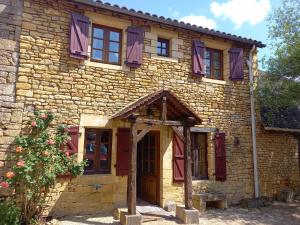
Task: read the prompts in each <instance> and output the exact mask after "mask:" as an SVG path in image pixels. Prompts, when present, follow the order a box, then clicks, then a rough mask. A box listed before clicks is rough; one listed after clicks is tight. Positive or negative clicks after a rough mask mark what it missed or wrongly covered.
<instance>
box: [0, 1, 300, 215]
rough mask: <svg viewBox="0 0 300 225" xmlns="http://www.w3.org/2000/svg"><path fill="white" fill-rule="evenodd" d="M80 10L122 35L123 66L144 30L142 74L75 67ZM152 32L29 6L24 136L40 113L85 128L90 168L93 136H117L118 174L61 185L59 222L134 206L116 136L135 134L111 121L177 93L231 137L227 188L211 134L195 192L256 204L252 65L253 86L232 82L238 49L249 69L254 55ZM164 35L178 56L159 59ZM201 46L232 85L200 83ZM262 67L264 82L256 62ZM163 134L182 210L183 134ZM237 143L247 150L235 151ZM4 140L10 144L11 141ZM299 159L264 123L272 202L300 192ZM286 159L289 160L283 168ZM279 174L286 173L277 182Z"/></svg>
mask: <svg viewBox="0 0 300 225" xmlns="http://www.w3.org/2000/svg"><path fill="white" fill-rule="evenodd" d="M72 11H76V12H81V13H84V14H85V15H87V16H88V17H89V18H90V20H91V21H92V22H94V23H97V24H101V25H107V26H113V27H115V28H119V29H122V30H123V47H122V49H123V50H122V52H123V54H122V57H123V59H124V57H125V43H126V32H125V30H126V28H127V26H129V25H131V24H134V25H140V26H143V27H144V28H145V39H144V43H145V46H144V54H143V64H142V66H141V67H139V68H137V69H130V68H129V67H127V66H126V65H125V64H124V63H122V65H121V66H118V65H108V64H102V63H95V62H91V61H90V60H84V61H80V60H76V59H72V58H70V57H69V49H68V39H69V37H68V34H69V21H70V12H72ZM146 24H147V25H145V23H144V21H142V20H140V19H138V18H129V17H127V16H124V15H119V14H118V15H117V14H113V13H111V12H109V11H105V10H99V9H96V8H91V7H88V6H83V5H77V6H75V5H74V4H72V3H70V2H69V1H62V0H53V1H46V0H40V1H34V0H24V9H23V21H22V24H21V36H20V50H19V51H20V63H19V69H18V80H17V83H16V102H17V104H24V112H23V115H22V116H23V119H22V125H23V127H24V128H25V127H26V124H27V122H28V118H29V116H31V115H32V110H33V109H34V108H36V109H39V110H51V111H52V112H54V113H55V114H56V116H57V117H56V120H55V125H56V124H58V123H64V124H68V125H78V126H80V132H81V137H80V139H79V154H78V159H79V160H82V159H83V151H84V133H85V127H99V128H101V127H105V128H111V129H112V131H113V143H112V159H111V160H112V161H111V173H110V174H106V175H83V176H81V177H78V178H76V179H73V180H71V181H68V180H61V182H58V184H57V186H56V188H55V189H54V190H53V193H52V194H51V196H50V198H49V204H48V206H49V208H48V211H49V212H50V213H51V214H53V215H64V214H75V213H95V212H98V211H102V210H108V211H112V210H113V209H115V208H117V207H123V206H125V204H126V180H127V179H126V177H118V176H116V171H115V167H114V165H115V163H116V141H117V140H116V138H115V137H116V132H117V128H118V127H128V126H129V124H127V123H125V122H121V121H110V120H109V117H110V116H112V115H113V114H114V113H116V112H118V111H119V110H120V109H122V108H123V107H124V106H126V105H128V104H129V103H132V102H134V101H136V100H137V99H139V98H140V97H142V96H145V95H147V94H150V93H152V92H154V91H157V90H160V89H169V90H171V91H172V92H174V93H175V94H176V95H177V96H178V97H179V98H180V99H181V100H182V101H183V102H185V103H186V104H187V105H188V106H189V107H190V108H192V109H193V110H194V111H195V112H196V113H197V114H198V115H199V117H200V118H201V119H202V120H203V123H202V125H201V127H203V128H218V129H219V130H220V131H224V132H225V133H226V155H227V156H226V157H227V180H226V181H225V182H219V181H216V180H215V175H214V173H215V165H214V164H215V152H214V144H213V135H214V134H213V133H208V135H207V136H208V140H207V142H208V174H209V179H208V180H198V181H193V187H194V190H195V191H218V190H221V191H223V192H225V193H226V194H227V197H228V201H229V203H236V202H238V201H239V200H240V199H241V198H251V197H253V192H254V191H253V189H254V188H253V166H252V163H253V162H252V139H251V117H250V95H249V78H248V77H249V74H248V69H247V66H246V64H245V65H244V75H245V79H244V80H243V81H237V82H233V81H231V80H230V79H229V55H228V50H229V48H231V47H243V48H244V57H245V60H246V59H247V58H248V54H249V51H250V48H251V46H243V45H241V44H238V43H235V42H231V41H229V40H227V41H224V40H223V39H220V38H217V37H210V36H206V35H203V34H200V33H196V32H192V31H189V32H187V31H185V30H180V29H176V30H174V29H173V28H172V27H167V26H163V25H159V24H155V23H154V22H150V21H148V22H147V23H146ZM157 35H159V36H163V37H167V38H170V39H172V43H173V47H174V49H173V51H172V54H171V56H172V57H171V58H163V57H157V56H156V55H155V52H154V51H153V46H154V44H153V42H154V41H155V37H157ZM193 39H200V40H201V41H203V42H204V43H205V45H206V46H208V47H210V48H217V49H220V50H223V62H224V66H223V77H224V80H222V81H219V80H213V79H207V78H203V79H201V78H199V77H195V76H193V75H192V65H191V63H192V60H191V47H192V46H191V43H192V40H193ZM89 41H90V40H89ZM122 62H124V60H122ZM254 62H255V63H254V68H253V69H254V71H255V75H256V76H257V57H256V54H255V56H254ZM1 110H2V109H1ZM18 124H20V123H18ZM155 129H156V130H159V131H160V151H161V155H160V168H161V170H160V205H161V206H165V205H167V204H168V202H172V201H176V202H178V203H179V202H182V199H183V184H182V183H174V182H173V178H172V137H173V132H172V130H171V129H169V128H166V127H159V126H158V127H156V128H155ZM1 138H2V137H1ZM237 138H238V139H239V140H240V144H238V145H235V144H234V141H235V139H237ZM1 140H3V141H2V142H5V144H6V143H7V141H6V140H5V139H1ZM266 143H268V144H266ZM0 144H1V143H0ZM287 146H289V147H287ZM296 150H297V147H296V140H295V139H294V138H293V136H292V135H288V134H284V133H282V134H274V133H269V132H266V131H264V130H263V128H262V127H261V125H260V124H258V157H259V169H260V177H261V184H260V185H261V189H262V193H263V194H264V195H268V196H273V195H274V194H276V192H278V191H279V190H280V189H281V188H282V187H284V185H286V184H285V180H286V177H289V185H290V186H291V187H293V188H295V187H296V186H297V185H299V165H298V162H297V158H296V157H297V155H295V151H296ZM282 157H283V158H284V159H285V160H281V159H282ZM268 161H270V162H268ZM286 162H289V164H287V163H286ZM275 165H279V166H275ZM269 174H276V179H274V177H273V176H269Z"/></svg>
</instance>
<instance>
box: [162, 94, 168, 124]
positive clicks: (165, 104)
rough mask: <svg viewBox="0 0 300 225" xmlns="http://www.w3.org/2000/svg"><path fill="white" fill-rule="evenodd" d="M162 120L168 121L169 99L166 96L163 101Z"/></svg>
mask: <svg viewBox="0 0 300 225" xmlns="http://www.w3.org/2000/svg"><path fill="white" fill-rule="evenodd" d="M161 120H163V121H165V120H167V97H166V96H164V97H163V99H162V109H161Z"/></svg>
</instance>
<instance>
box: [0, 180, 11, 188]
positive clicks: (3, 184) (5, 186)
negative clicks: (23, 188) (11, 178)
mask: <svg viewBox="0 0 300 225" xmlns="http://www.w3.org/2000/svg"><path fill="white" fill-rule="evenodd" d="M0 187H2V188H5V189H6V188H9V183H8V182H6V181H2V182H1V183H0Z"/></svg>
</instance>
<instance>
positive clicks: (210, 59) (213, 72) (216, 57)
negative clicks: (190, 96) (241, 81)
mask: <svg viewBox="0 0 300 225" xmlns="http://www.w3.org/2000/svg"><path fill="white" fill-rule="evenodd" d="M205 65H206V74H205V77H207V78H212V79H218V80H222V79H223V73H222V70H223V53H222V51H221V50H217V49H212V48H206V49H205Z"/></svg>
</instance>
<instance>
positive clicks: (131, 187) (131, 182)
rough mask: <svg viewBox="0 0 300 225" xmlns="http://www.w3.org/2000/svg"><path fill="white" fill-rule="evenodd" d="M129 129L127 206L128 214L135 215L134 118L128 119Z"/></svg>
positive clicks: (135, 140)
mask: <svg viewBox="0 0 300 225" xmlns="http://www.w3.org/2000/svg"><path fill="white" fill-rule="evenodd" d="M129 120H130V122H131V127H130V149H129V173H128V180H127V205H128V213H129V214H130V215H136V160H137V124H136V116H135V115H132V116H130V118H129Z"/></svg>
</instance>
